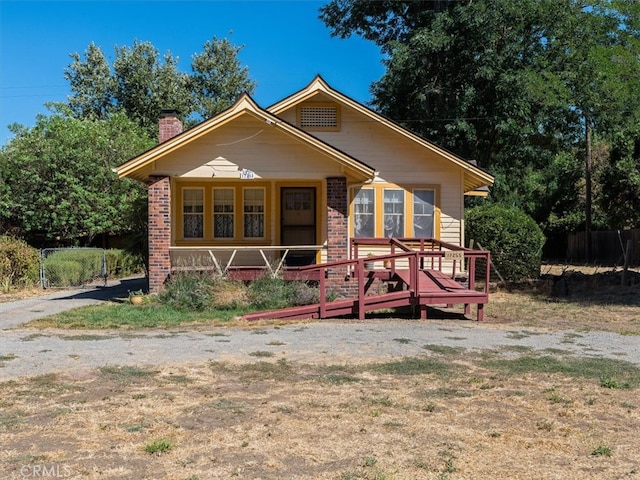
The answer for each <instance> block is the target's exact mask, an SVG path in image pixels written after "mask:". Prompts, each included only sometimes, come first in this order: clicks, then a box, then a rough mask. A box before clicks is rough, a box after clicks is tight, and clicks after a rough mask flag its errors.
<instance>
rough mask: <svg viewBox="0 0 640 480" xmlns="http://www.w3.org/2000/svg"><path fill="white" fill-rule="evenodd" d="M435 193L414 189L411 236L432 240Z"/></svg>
mask: <svg viewBox="0 0 640 480" xmlns="http://www.w3.org/2000/svg"><path fill="white" fill-rule="evenodd" d="M434 205H435V192H434V191H433V190H425V189H415V190H414V191H413V236H414V237H416V238H433V235H434V228H433V226H434V222H433V218H434V210H435V207H434Z"/></svg>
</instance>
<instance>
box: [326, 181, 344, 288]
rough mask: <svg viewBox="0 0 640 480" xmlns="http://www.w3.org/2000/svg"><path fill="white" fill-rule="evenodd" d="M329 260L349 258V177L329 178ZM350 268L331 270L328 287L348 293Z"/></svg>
mask: <svg viewBox="0 0 640 480" xmlns="http://www.w3.org/2000/svg"><path fill="white" fill-rule="evenodd" d="M327 235H328V239H327V261H329V262H332V261H336V260H347V259H348V258H349V240H348V239H349V204H348V201H347V179H346V178H345V177H329V178H327ZM347 274H348V269H347V268H346V267H343V268H333V269H330V270H329V273H328V278H327V288H328V289H330V290H333V291H334V292H336V293H338V294H339V295H345V294H347V293H348V290H349V289H348V286H349V283H347V282H345V277H346V276H347Z"/></svg>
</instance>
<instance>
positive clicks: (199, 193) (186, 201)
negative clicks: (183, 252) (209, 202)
mask: <svg viewBox="0 0 640 480" xmlns="http://www.w3.org/2000/svg"><path fill="white" fill-rule="evenodd" d="M182 197H183V198H182V228H183V235H184V238H203V236H204V190H203V189H201V188H185V189H183V190H182Z"/></svg>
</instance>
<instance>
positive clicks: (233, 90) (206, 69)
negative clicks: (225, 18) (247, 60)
mask: <svg viewBox="0 0 640 480" xmlns="http://www.w3.org/2000/svg"><path fill="white" fill-rule="evenodd" d="M242 48H243V47H238V46H235V45H232V44H231V42H229V40H227V39H223V40H218V39H217V38H216V37H213V39H212V40H211V41H207V42H206V43H205V44H204V51H203V52H201V53H198V54H196V55H194V56H193V57H192V61H191V68H192V70H193V74H192V75H191V77H190V85H191V90H192V94H193V96H194V102H195V111H196V113H198V114H199V115H200V116H201V117H202V118H209V117H212V116H213V115H215V114H216V113H218V112H221V111H222V110H224V109H226V108H228V107H230V106H231V105H233V103H234V102H235V101H236V100H237V99H238V97H239V96H240V95H241V94H243V93H245V92H248V93H251V92H253V90H254V88H255V86H256V83H255V82H254V81H252V80H251V79H250V78H249V69H248V68H247V67H242V66H241V65H240V60H239V59H238V54H239V53H240V51H241V50H242Z"/></svg>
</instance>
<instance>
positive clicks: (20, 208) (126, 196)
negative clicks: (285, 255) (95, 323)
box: [0, 112, 154, 242]
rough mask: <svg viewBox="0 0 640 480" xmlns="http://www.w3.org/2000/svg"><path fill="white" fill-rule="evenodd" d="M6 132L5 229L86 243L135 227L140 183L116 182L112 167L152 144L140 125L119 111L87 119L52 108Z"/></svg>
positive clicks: (2, 167) (2, 166)
mask: <svg viewBox="0 0 640 480" xmlns="http://www.w3.org/2000/svg"><path fill="white" fill-rule="evenodd" d="M68 113H70V112H68ZM11 129H12V132H13V134H14V138H13V139H12V140H11V141H10V142H9V143H8V144H7V145H6V146H5V147H3V148H2V149H1V150H0V179H2V182H1V183H2V185H3V188H2V189H1V190H0V204H3V205H4V206H6V207H7V208H6V209H5V208H3V209H2V210H0V226H2V228H3V229H4V230H10V231H12V232H14V233H21V234H22V235H23V236H24V237H25V238H35V237H36V236H37V237H40V238H45V239H50V240H51V239H54V238H60V239H61V240H62V241H65V242H74V241H76V239H79V238H81V237H82V238H84V239H85V240H86V241H87V242H89V241H91V239H92V238H93V237H95V235H97V234H100V233H122V232H125V231H127V230H129V229H130V228H132V227H133V225H132V224H131V222H130V219H131V217H132V215H133V210H134V208H135V205H137V203H138V202H137V199H139V198H140V197H141V196H144V195H145V189H144V186H143V185H141V184H138V183H137V182H132V181H122V180H119V179H118V178H117V176H116V175H115V173H114V172H113V171H112V170H111V168H112V167H114V166H116V165H118V164H120V163H122V162H123V161H124V160H126V159H127V158H130V157H132V156H134V155H136V154H137V153H139V152H140V151H144V150H145V149H147V148H149V147H150V146H151V145H153V143H154V141H152V140H151V139H150V138H149V137H148V136H147V135H146V134H145V132H144V131H143V130H142V129H141V128H140V127H139V126H137V125H136V124H135V123H134V122H132V121H131V120H129V119H128V118H127V117H126V116H125V115H124V114H122V113H115V114H113V115H111V116H110V117H109V118H108V119H106V120H87V119H76V118H73V117H72V116H70V115H69V114H67V112H56V113H54V114H52V115H50V116H44V115H40V116H38V118H37V119H36V124H35V126H34V127H32V128H26V127H22V126H19V125H13V126H11Z"/></svg>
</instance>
